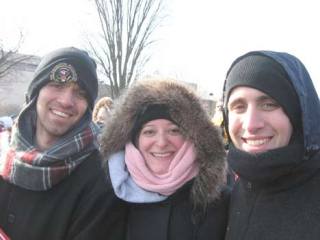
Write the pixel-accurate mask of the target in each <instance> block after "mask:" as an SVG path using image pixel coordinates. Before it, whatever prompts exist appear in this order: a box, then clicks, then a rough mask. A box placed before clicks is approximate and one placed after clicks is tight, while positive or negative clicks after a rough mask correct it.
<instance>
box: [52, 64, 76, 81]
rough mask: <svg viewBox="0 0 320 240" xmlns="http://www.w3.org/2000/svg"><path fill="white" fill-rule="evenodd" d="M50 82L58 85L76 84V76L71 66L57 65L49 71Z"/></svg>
mask: <svg viewBox="0 0 320 240" xmlns="http://www.w3.org/2000/svg"><path fill="white" fill-rule="evenodd" d="M50 80H51V81H54V82H59V83H68V82H77V81H78V76H77V73H76V70H75V69H74V67H73V66H72V65H70V64H67V63H59V64H57V65H56V66H54V68H53V69H52V70H51V73H50Z"/></svg>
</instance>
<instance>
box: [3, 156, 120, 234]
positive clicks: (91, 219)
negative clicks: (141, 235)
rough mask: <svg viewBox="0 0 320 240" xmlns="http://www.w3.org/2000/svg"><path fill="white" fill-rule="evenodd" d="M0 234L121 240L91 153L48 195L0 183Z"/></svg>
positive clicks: (113, 201) (113, 205)
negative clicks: (0, 232) (0, 231)
mask: <svg viewBox="0 0 320 240" xmlns="http://www.w3.org/2000/svg"><path fill="white" fill-rule="evenodd" d="M0 209H1V210H0V228H2V229H3V230H4V232H5V233H6V234H7V235H8V236H9V237H10V238H11V240H71V239H73V240H80V239H81V240H93V239H94V240H99V239H104V240H106V239H115V240H121V239H124V237H123V236H122V234H123V232H124V231H123V225H122V223H123V222H124V220H123V217H125V212H124V207H123V205H121V203H120V201H119V200H118V199H117V198H116V197H115V195H114V192H113V190H112V187H111V184H110V185H108V184H107V182H106V177H105V173H104V172H103V171H102V169H101V167H100V155H98V152H97V151H95V152H94V153H93V154H91V155H90V157H88V158H87V159H86V160H84V162H83V163H81V164H80V166H79V167H78V168H77V169H76V170H74V171H73V173H72V174H71V175H70V176H69V177H68V178H66V179H65V180H63V181H62V182H61V183H59V184H57V185H56V186H54V187H53V188H52V189H50V190H48V191H29V190H26V189H23V188H20V187H18V186H15V185H12V184H10V183H8V182H5V181H4V180H3V179H2V178H0Z"/></svg>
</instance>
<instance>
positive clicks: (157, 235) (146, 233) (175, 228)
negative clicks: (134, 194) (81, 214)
mask: <svg viewBox="0 0 320 240" xmlns="http://www.w3.org/2000/svg"><path fill="white" fill-rule="evenodd" d="M190 186H191V185H190V184H187V185H186V186H184V187H183V188H182V189H180V190H179V191H178V192H176V193H174V194H173V195H171V196H170V197H169V198H168V199H166V200H165V201H162V202H159V203H148V204H129V205H130V208H129V209H130V210H129V214H128V225H127V237H126V240H150V239H152V240H195V239H197V240H218V239H224V236H225V229H226V224H227V214H226V212H227V210H228V196H229V192H228V191H227V190H226V191H225V192H223V193H222V195H221V199H220V200H216V201H215V202H214V203H211V204H210V205H209V207H208V209H207V211H206V212H205V214H204V216H196V215H193V211H192V205H191V202H190V200H189V197H190Z"/></svg>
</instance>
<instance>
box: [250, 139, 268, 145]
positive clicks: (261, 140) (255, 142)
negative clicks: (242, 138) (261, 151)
mask: <svg viewBox="0 0 320 240" xmlns="http://www.w3.org/2000/svg"><path fill="white" fill-rule="evenodd" d="M246 142H247V144H249V145H252V146H259V145H262V144H265V143H267V142H269V139H259V140H246Z"/></svg>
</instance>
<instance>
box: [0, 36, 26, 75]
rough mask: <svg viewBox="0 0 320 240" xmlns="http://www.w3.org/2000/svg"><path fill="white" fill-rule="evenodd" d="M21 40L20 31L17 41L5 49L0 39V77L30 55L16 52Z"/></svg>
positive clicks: (22, 38)
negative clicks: (13, 45)
mask: <svg viewBox="0 0 320 240" xmlns="http://www.w3.org/2000/svg"><path fill="white" fill-rule="evenodd" d="M23 41H24V36H23V34H22V32H20V37H19V41H18V43H17V44H16V46H15V47H14V48H12V49H9V50H6V49H5V48H4V46H3V44H2V43H1V41H0V78H3V77H4V76H6V75H7V74H8V73H9V71H10V70H11V69H12V68H13V67H14V66H16V65H18V64H19V63H21V62H23V61H25V60H28V59H29V58H30V57H31V56H29V55H21V54H19V53H18V52H19V49H20V47H21V44H22V43H23Z"/></svg>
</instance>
